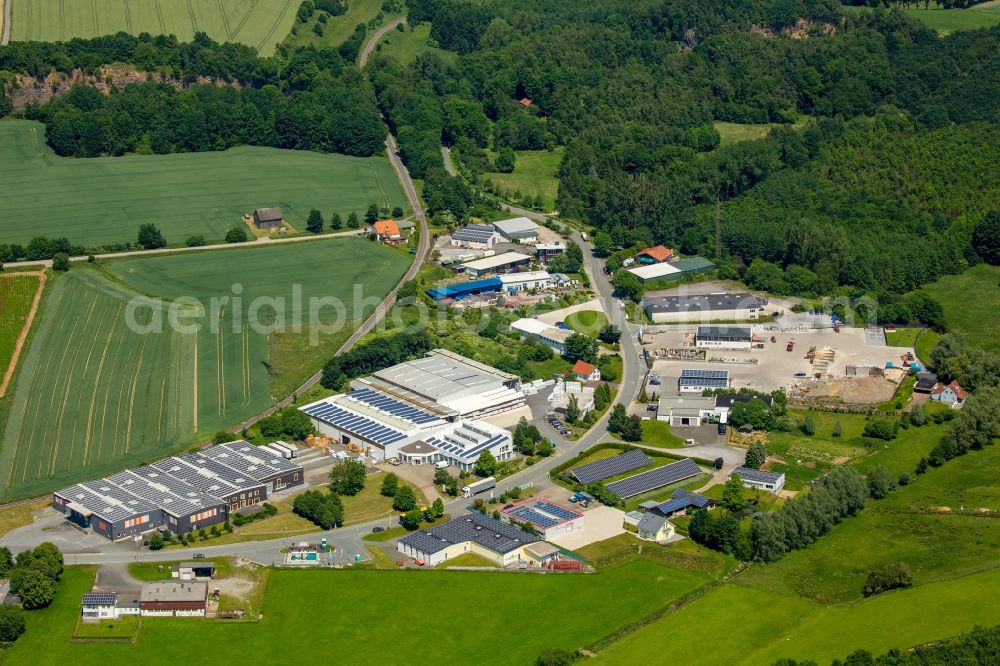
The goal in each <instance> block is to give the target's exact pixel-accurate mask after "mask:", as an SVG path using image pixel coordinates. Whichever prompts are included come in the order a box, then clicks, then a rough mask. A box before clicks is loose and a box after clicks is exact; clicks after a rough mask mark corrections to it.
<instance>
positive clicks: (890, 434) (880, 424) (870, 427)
mask: <svg viewBox="0 0 1000 666" xmlns="http://www.w3.org/2000/svg"><path fill="white" fill-rule="evenodd" d="M898 428H899V423H898V422H897V421H895V420H894V419H886V418H875V419H871V420H870V421H868V423H866V424H865V430H864V432H863V433H862V435H863V436H865V437H872V438H874V439H883V440H886V441H889V440H892V439H895V438H896V432H897V429H898Z"/></svg>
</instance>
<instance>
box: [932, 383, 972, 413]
mask: <svg viewBox="0 0 1000 666" xmlns="http://www.w3.org/2000/svg"><path fill="white" fill-rule="evenodd" d="M968 397H969V393H968V392H967V391H966V390H965V389H963V388H962V387H961V386H960V385H959V383H958V381H956V380H952V382H951V384H947V385H946V384H938V385H937V386H935V387H934V388H933V390H931V400H936V401H937V402H940V403H943V404H945V405H951V406H952V407H958V406H959V405H961V404H962V403H963V402H965V399H966V398H968Z"/></svg>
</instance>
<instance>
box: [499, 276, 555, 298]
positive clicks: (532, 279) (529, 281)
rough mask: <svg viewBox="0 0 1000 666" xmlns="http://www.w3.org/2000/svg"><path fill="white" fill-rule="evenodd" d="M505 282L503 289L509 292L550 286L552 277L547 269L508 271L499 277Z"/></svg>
mask: <svg viewBox="0 0 1000 666" xmlns="http://www.w3.org/2000/svg"><path fill="white" fill-rule="evenodd" d="M498 279H499V280H500V282H501V284H503V290H504V291H506V292H507V293H509V294H514V293H517V292H519V291H528V290H529V289H546V288H548V286H549V284H550V282H551V278H550V276H549V274H548V273H547V272H546V271H527V272H524V273H507V274H505V275H501V276H499V278H498Z"/></svg>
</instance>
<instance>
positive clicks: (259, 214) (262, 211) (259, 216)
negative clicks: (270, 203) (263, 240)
mask: <svg viewBox="0 0 1000 666" xmlns="http://www.w3.org/2000/svg"><path fill="white" fill-rule="evenodd" d="M253 223H254V224H255V225H257V228H258V229H276V228H278V227H280V226H282V225H283V224H284V223H285V221H284V219H282V217H281V209H280V208H258V209H257V210H255V211H254V212H253Z"/></svg>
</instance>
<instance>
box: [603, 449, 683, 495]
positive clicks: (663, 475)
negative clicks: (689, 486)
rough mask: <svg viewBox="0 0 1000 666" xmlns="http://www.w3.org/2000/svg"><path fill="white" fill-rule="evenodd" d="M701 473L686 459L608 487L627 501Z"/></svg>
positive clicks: (616, 482) (610, 484)
mask: <svg viewBox="0 0 1000 666" xmlns="http://www.w3.org/2000/svg"><path fill="white" fill-rule="evenodd" d="M700 473H701V470H700V469H699V468H698V465H696V464H695V462H694V461H693V460H691V459H690V458H685V459H684V460H680V461H678V462H675V463H671V464H670V465H664V466H663V467H657V468H656V469H651V470H649V471H648V472H642V473H641V474H636V475H634V476H630V477H627V478H624V479H622V480H621V481H615V482H614V483H609V484H608V485H607V486H606V487H607V489H608V490H610V491H611V492H613V493H614V494H616V495H618V497H620V498H622V499H626V498H628V497H634V496H636V495H640V494H642V493H644V492H646V491H648V490H653V489H654V488H662V487H663V486H665V485H667V484H670V483H676V482H677V481H682V480H684V479H689V478H691V477H692V476H697V475H698V474H700Z"/></svg>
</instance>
